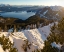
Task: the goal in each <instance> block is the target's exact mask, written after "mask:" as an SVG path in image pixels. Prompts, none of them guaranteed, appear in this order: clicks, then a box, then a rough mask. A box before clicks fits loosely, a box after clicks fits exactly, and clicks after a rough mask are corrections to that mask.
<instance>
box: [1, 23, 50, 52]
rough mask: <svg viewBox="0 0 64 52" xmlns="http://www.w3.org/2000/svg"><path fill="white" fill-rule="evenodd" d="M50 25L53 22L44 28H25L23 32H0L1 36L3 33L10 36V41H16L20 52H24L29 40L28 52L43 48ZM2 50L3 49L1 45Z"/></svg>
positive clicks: (15, 43)
mask: <svg viewBox="0 0 64 52" xmlns="http://www.w3.org/2000/svg"><path fill="white" fill-rule="evenodd" d="M50 27H51V24H49V25H47V26H44V27H42V28H38V29H31V30H24V31H21V32H14V33H11V32H0V37H1V36H2V35H4V36H7V37H9V39H10V41H11V42H12V43H13V42H14V46H15V47H16V48H17V49H18V52H24V45H27V44H26V43H27V41H28V45H29V47H28V46H27V52H32V51H34V50H36V49H42V48H43V46H44V40H46V38H47V36H48V35H49V33H50ZM26 40H27V41H26ZM0 50H2V47H1V45H0ZM2 52H3V50H2Z"/></svg>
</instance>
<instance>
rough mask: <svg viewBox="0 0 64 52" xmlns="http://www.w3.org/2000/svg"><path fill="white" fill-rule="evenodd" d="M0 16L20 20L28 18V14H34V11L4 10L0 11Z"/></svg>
mask: <svg viewBox="0 0 64 52" xmlns="http://www.w3.org/2000/svg"><path fill="white" fill-rule="evenodd" d="M0 14H1V15H0V16H3V17H14V18H19V19H22V20H25V19H27V18H29V17H30V16H33V15H35V12H26V11H22V12H4V13H0Z"/></svg>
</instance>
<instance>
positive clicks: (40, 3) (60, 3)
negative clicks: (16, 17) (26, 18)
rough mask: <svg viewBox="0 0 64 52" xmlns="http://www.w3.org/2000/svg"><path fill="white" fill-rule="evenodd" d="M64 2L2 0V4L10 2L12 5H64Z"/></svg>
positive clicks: (52, 0)
mask: <svg viewBox="0 0 64 52" xmlns="http://www.w3.org/2000/svg"><path fill="white" fill-rule="evenodd" d="M63 3H64V0H0V4H10V5H45V6H51V5H52V6H54V5H60V6H64V4H63Z"/></svg>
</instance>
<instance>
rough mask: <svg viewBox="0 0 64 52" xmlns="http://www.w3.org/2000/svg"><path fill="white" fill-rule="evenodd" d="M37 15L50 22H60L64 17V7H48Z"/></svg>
mask: <svg viewBox="0 0 64 52" xmlns="http://www.w3.org/2000/svg"><path fill="white" fill-rule="evenodd" d="M36 15H38V16H40V17H41V18H46V19H49V20H51V19H52V20H60V19H61V18H62V17H64V7H61V6H50V7H49V6H48V7H44V8H42V9H41V10H39V11H38V12H36Z"/></svg>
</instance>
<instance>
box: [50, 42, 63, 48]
mask: <svg viewBox="0 0 64 52" xmlns="http://www.w3.org/2000/svg"><path fill="white" fill-rule="evenodd" d="M51 45H52V47H57V48H58V49H61V46H62V45H60V44H56V43H55V42H53V43H52V44H51Z"/></svg>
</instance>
